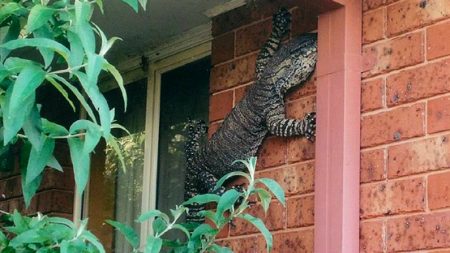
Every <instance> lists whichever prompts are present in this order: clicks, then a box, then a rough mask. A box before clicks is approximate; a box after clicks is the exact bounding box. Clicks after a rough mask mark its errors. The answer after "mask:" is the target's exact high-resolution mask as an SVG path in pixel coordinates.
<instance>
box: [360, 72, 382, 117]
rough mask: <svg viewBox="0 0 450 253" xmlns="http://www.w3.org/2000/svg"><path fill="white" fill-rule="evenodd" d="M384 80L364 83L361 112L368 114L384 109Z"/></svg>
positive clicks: (379, 79)
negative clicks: (368, 112)
mask: <svg viewBox="0 0 450 253" xmlns="http://www.w3.org/2000/svg"><path fill="white" fill-rule="evenodd" d="M383 95H384V78H378V79H375V80H371V81H367V82H362V85H361V111H363V112H367V111H372V110H376V109H380V108H382V107H383V97H384V96H383Z"/></svg>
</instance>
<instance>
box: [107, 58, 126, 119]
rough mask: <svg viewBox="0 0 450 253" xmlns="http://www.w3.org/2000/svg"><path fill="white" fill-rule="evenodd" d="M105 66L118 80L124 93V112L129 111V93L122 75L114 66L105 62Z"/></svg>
mask: <svg viewBox="0 0 450 253" xmlns="http://www.w3.org/2000/svg"><path fill="white" fill-rule="evenodd" d="M104 66H105V68H106V70H107V71H108V72H109V73H111V74H112V75H113V76H114V79H116V82H117V84H118V85H119V88H120V92H121V93H122V98H123V104H124V108H125V109H124V111H127V104H128V99H127V92H126V90H125V86H124V84H123V78H122V76H121V75H120V73H119V71H118V70H117V69H116V67H114V65H111V64H109V63H108V62H107V61H105V65H104Z"/></svg>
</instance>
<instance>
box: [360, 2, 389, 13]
mask: <svg viewBox="0 0 450 253" xmlns="http://www.w3.org/2000/svg"><path fill="white" fill-rule="evenodd" d="M384 2H385V0H362V5H363V10H364V11H367V10H370V9H375V8H377V7H380V6H382V5H383V4H384Z"/></svg>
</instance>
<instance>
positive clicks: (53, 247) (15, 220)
mask: <svg viewBox="0 0 450 253" xmlns="http://www.w3.org/2000/svg"><path fill="white" fill-rule="evenodd" d="M2 218H3V220H4V221H3V222H4V223H5V224H6V226H2V230H0V252H2V253H15V252H23V253H28V252H29V253H31V252H36V253H104V252H105V249H104V248H103V246H102V244H101V243H100V242H99V240H98V239H97V237H95V235H93V234H92V233H91V232H89V231H88V230H86V225H87V220H83V221H81V222H80V225H78V226H76V225H75V224H74V223H72V222H71V221H69V220H67V219H64V218H59V217H47V216H45V215H41V214H38V215H37V216H36V217H32V218H30V217H26V216H22V215H21V214H20V213H19V212H17V211H15V212H14V213H13V214H4V215H3V216H2Z"/></svg>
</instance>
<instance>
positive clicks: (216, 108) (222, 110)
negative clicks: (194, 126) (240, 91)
mask: <svg viewBox="0 0 450 253" xmlns="http://www.w3.org/2000/svg"><path fill="white" fill-rule="evenodd" d="M232 108H233V91H232V90H229V91H225V92H222V93H219V94H215V95H212V96H211V97H210V99H209V120H210V121H216V120H221V119H224V118H225V116H227V114H228V113H230V111H231V109H232Z"/></svg>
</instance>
